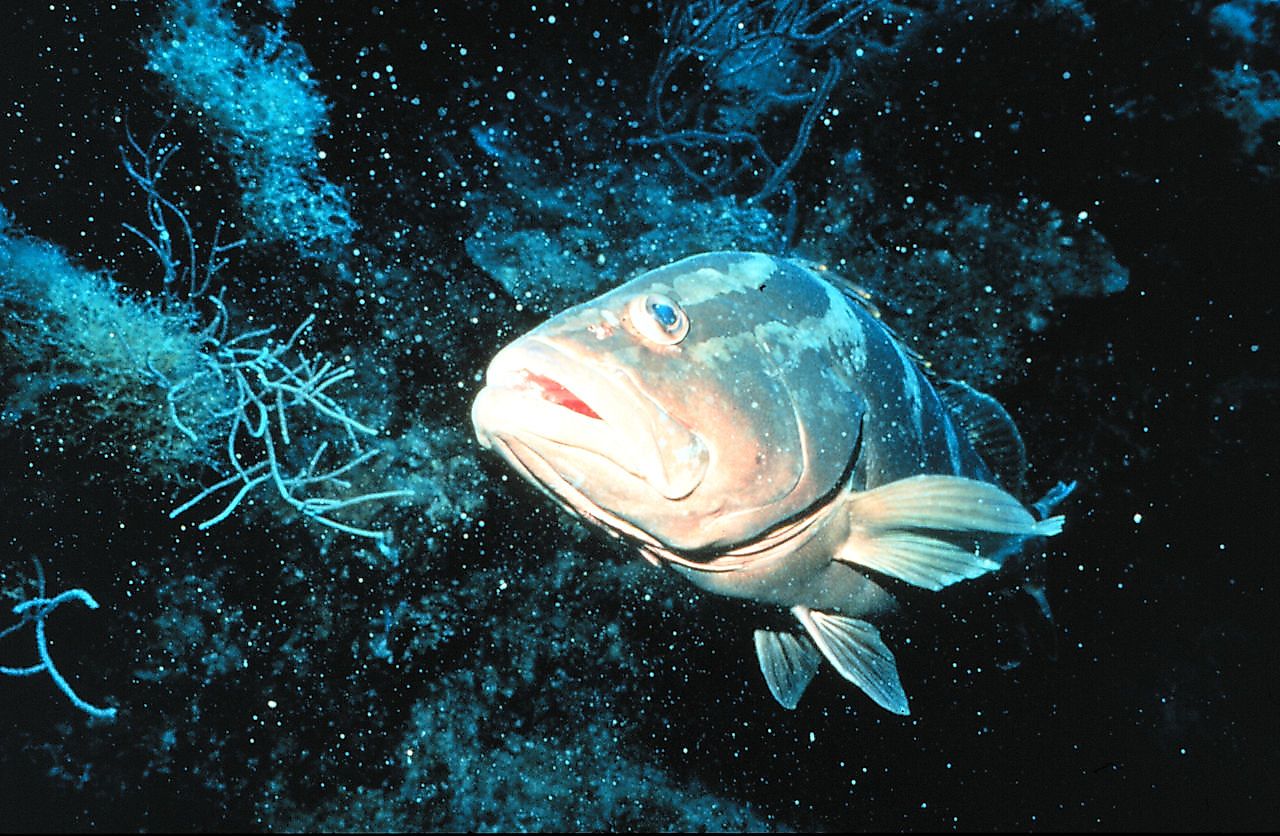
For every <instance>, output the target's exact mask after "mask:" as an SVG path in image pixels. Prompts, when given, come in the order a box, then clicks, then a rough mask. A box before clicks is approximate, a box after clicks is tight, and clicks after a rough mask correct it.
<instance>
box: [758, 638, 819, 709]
mask: <svg viewBox="0 0 1280 836" xmlns="http://www.w3.org/2000/svg"><path fill="white" fill-rule="evenodd" d="M755 640H756V658H757V659H759V660H760V671H761V673H763V674H764V681H765V683H766V684H767V685H768V686H769V692H770V693H771V694H773V698H774V699H776V700H777V701H778V702H779V703H780V704H781V705H782V707H783V708H787V709H792V708H795V707H796V705H797V704H798V703H799V702H800V697H801V695H803V694H804V689H805V688H808V687H809V683H810V682H811V681H812V680H813V676H814V674H816V673H817V672H818V665H819V664H820V663H821V662H822V656H821V654H819V653H818V651H817V650H815V649H814V648H813V645H812V644H811V643H810V642H809V640H808V639H804V638H801V637H799V636H794V635H792V634H791V633H775V632H773V631H772V630H756V633H755Z"/></svg>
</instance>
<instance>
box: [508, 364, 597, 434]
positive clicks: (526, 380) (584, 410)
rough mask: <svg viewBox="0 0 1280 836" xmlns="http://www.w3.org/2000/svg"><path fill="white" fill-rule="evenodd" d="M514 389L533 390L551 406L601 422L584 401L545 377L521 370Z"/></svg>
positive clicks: (561, 385) (560, 384)
mask: <svg viewBox="0 0 1280 836" xmlns="http://www.w3.org/2000/svg"><path fill="white" fill-rule="evenodd" d="M515 388H518V389H528V390H533V391H535V392H537V394H538V395H539V396H540V397H541V398H542V399H543V400H544V401H550V402H551V403H553V404H557V405H559V406H563V407H564V408H565V409H569V410H572V411H574V412H576V413H578V414H579V415H585V416H586V417H588V418H594V419H595V420H597V421H601V420H603V419H602V418H601V417H600V416H599V414H597V413H596V411H595V410H594V409H592V408H591V407H589V406H587V402H586V401H584V400H583V399H582V398H580V397H578V396H577V395H575V394H574V393H573V392H572V391H571V390H569V389H568V388H567V387H566V386H565V385H564V384H562V383H559V382H557V381H555V380H552V379H551V378H549V377H546V376H545V375H540V374H537V373H535V372H531V371H529V370H528V369H521V379H520V382H519V383H518V384H517V385H516V387H515Z"/></svg>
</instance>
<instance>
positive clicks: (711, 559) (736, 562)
mask: <svg viewBox="0 0 1280 836" xmlns="http://www.w3.org/2000/svg"><path fill="white" fill-rule="evenodd" d="M653 300H658V304H659V305H660V306H664V308H663V313H664V316H665V315H666V313H669V312H670V311H668V310H667V309H668V308H669V309H674V310H678V311H680V312H682V313H683V314H684V315H686V316H687V320H684V322H687V332H681V333H680V334H678V335H676V336H678V337H679V339H675V338H674V337H673V338H672V339H670V340H665V339H662V337H663V336H664V335H663V334H662V333H659V334H658V335H657V336H658V339H654V338H653V333H654V331H653V329H654V327H655V326H654V323H653V322H649V321H646V320H644V319H643V317H646V316H647V314H646V307H645V305H646V304H648V303H649V302H652V301H653ZM672 316H673V317H674V316H675V314H672ZM645 326H648V327H647V328H646V327H645ZM472 417H473V421H474V423H475V426H476V432H477V436H478V437H479V439H480V441H481V443H482V444H484V445H485V446H488V447H492V448H494V449H496V450H497V451H498V452H500V453H501V454H502V455H503V456H504V457H505V458H507V460H508V461H509V462H510V463H511V464H512V465H513V466H514V467H515V468H516V469H517V470H518V471H519V472H521V474H522V475H524V476H525V477H526V478H528V479H530V480H531V481H532V482H533V483H534V484H536V485H537V486H538V487H539V488H540V489H542V490H543V491H544V492H545V493H547V494H548V495H549V496H551V497H553V498H554V499H556V500H557V501H558V502H560V503H562V504H563V505H564V506H565V507H567V508H568V509H569V510H570V511H572V512H574V513H575V514H577V515H579V516H581V517H583V518H584V519H586V520H588V521H591V522H594V523H596V524H598V525H600V526H602V527H603V528H604V529H605V530H606V531H608V532H609V533H611V534H613V535H615V536H621V537H624V538H627V539H629V540H631V541H633V542H634V543H635V544H636V545H637V546H638V547H639V548H640V550H641V551H642V553H644V554H645V555H646V557H648V558H649V559H650V560H653V561H654V562H660V563H666V564H668V565H671V566H672V567H673V568H674V569H676V570H677V571H679V572H680V573H682V574H684V575H685V576H687V577H688V578H689V579H690V580H691V581H693V582H694V583H695V584H697V585H698V586H700V587H702V588H704V589H707V590H710V591H714V592H717V593H719V594H723V595H730V596H734V597H740V598H749V599H752V600H756V601H761V602H766V603H774V604H779V605H782V606H786V607H791V608H793V612H796V614H797V617H798V618H800V619H801V621H802V623H804V624H805V625H806V628H807V629H810V631H811V632H813V631H815V630H818V629H819V627H821V626H822V625H818V626H817V627H815V626H814V625H813V623H812V622H811V621H810V620H809V616H808V614H807V611H808V610H809V609H812V610H822V611H824V612H827V613H840V614H843V615H845V616H849V617H854V618H862V617H868V616H876V615H879V614H882V613H884V612H885V611H887V610H889V609H890V608H892V606H893V601H892V599H891V598H890V597H889V595H888V594H887V593H885V592H884V591H883V590H882V589H881V588H880V587H879V586H878V585H877V584H876V583H875V582H874V581H873V580H871V578H870V577H869V576H868V575H867V574H866V573H864V572H862V571H859V569H857V568H854V565H859V564H863V563H866V564H868V565H875V564H874V558H873V557H869V556H870V555H872V552H873V551H874V549H875V548H876V547H877V545H883V543H884V542H889V540H884V541H876V540H874V533H875V531H876V529H875V528H874V527H873V526H870V525H868V526H865V527H864V526H863V525H862V523H861V522H860V521H859V518H858V514H857V512H856V511H854V510H853V509H855V508H857V507H859V506H858V504H857V503H858V501H859V498H860V497H862V496H864V495H867V492H870V491H872V490H873V489H876V488H879V487H880V486H887V485H891V484H893V483H900V480H904V479H908V478H909V477H916V476H919V475H921V474H936V475H942V476H947V477H966V479H967V480H977V481H978V482H981V483H987V482H991V481H992V475H991V472H990V470H989V469H988V468H987V466H986V464H985V463H984V462H983V460H982V458H981V457H980V456H979V454H978V453H977V452H976V451H975V450H974V448H973V447H972V445H971V444H970V443H969V441H968V439H967V436H966V434H965V433H964V432H962V431H961V429H960V428H959V427H958V426H957V423H956V421H955V419H954V418H953V417H952V414H951V412H950V411H949V409H948V407H947V406H946V405H945V404H944V403H943V401H942V399H941V398H940V397H939V394H938V392H937V391H936V390H935V388H934V386H933V385H932V384H931V383H930V380H929V378H928V377H927V376H926V375H925V374H924V373H923V372H922V370H921V368H920V367H919V365H918V363H917V362H916V361H915V360H914V359H913V358H912V357H911V356H910V355H909V353H908V352H906V351H905V350H904V349H903V348H902V346H901V345H900V343H899V342H898V340H897V339H896V338H895V337H894V336H893V334H892V333H891V332H890V331H889V330H888V329H887V328H886V327H885V326H884V325H883V324H881V322H880V321H879V320H878V319H877V318H876V317H875V315H874V314H873V313H872V311H871V310H870V309H869V307H868V306H866V305H865V304H863V303H862V302H861V301H860V300H859V299H858V297H857V295H856V293H855V292H854V291H853V290H852V289H851V288H848V287H845V286H842V284H841V283H840V281H839V280H838V279H828V278H827V277H825V276H824V275H823V274H822V273H821V272H819V271H817V270H814V269H811V268H809V267H807V266H804V265H801V264H798V263H796V262H792V261H788V260H785V259H779V258H774V257H772V256H767V255H762V254H755V253H706V254H703V255H698V256H693V257H691V258H687V259H684V260H682V261H679V262H676V263H674V264H671V265H668V266H666V267H662V268H659V269H656V270H652V271H650V272H648V273H645V274H643V275H641V276H640V277H638V278H636V279H634V280H632V281H630V282H627V283H626V284H624V285H622V286H620V287H618V288H616V289H615V290H613V291H611V292H609V293H606V294H604V295H602V296H600V297H598V298H596V299H593V300H591V301H589V302H586V303H584V304H582V305H578V306H576V307H574V308H570V309H568V310H566V311H564V312H563V313H561V314H559V315H558V316H555V317H553V318H552V319H550V320H548V321H547V322H545V323H543V324H542V325H540V326H538V327H537V328H535V329H533V330H532V331H530V332H529V333H528V334H525V335H524V336H522V337H520V338H519V339H517V340H516V341H514V342H513V343H511V344H510V345H508V346H507V347H506V348H504V349H503V350H502V351H501V352H500V353H499V354H498V355H497V357H495V358H494V360H493V362H492V364H491V365H490V368H489V371H488V375H487V385H486V387H485V388H484V390H483V391H482V392H481V393H480V395H479V396H478V397H477V398H476V402H475V404H474V406H473V409H472ZM966 479H953V480H952V482H950V483H945V484H944V485H943V487H944V488H946V489H947V490H951V489H952V488H954V486H955V485H956V484H960V483H963V484H961V487H962V488H963V489H964V490H966V491H970V492H971V491H972V483H969V482H967V481H966ZM943 481H944V482H945V480H943ZM908 484H913V485H914V484H915V483H908ZM934 484H935V485H937V484H941V482H936V483H934ZM978 487H979V488H980V489H981V488H982V487H983V486H982V485H979V486H978ZM880 493H883V491H881V492H880ZM980 494H981V491H979V495H980ZM871 495H872V496H875V495H876V494H871ZM1004 496H1005V497H1007V495H1004ZM1007 498H1008V499H1009V501H1010V503H1011V504H1012V505H1013V506H1014V509H1013V511H1012V512H1011V513H1013V514H1014V515H1015V516H1018V519H1017V520H1015V521H1014V523H1013V524H1012V525H1013V527H1012V528H1009V527H1007V526H1008V523H1007V520H1003V521H1001V522H999V523H998V524H997V525H996V528H993V529H988V530H991V531H1003V532H1004V533H1005V534H1008V533H1010V532H1014V531H1017V532H1019V533H1023V532H1032V527H1031V525H1032V523H1033V522H1034V521H1033V520H1032V519H1031V517H1030V515H1029V514H1026V513H1025V511H1023V510H1022V509H1021V506H1020V505H1018V504H1017V503H1016V501H1015V500H1013V498H1012V497H1007ZM909 499H910V498H908V502H907V503H906V505H907V506H909V505H910V501H909ZM960 501H961V502H962V503H963V502H964V501H968V499H967V495H963V496H961V497H960ZM1002 501H1003V500H1002V499H1001V498H998V497H997V498H994V499H993V498H991V497H988V498H987V499H978V500H975V501H974V507H976V508H978V510H979V512H982V511H983V510H984V509H990V508H992V507H993V506H995V505H999V504H1000V503H1001V502H1002ZM943 504H945V500H944V502H943ZM861 507H863V508H864V509H865V510H866V511H867V512H868V513H869V514H871V515H872V517H871V518H875V517H883V519H884V520H890V519H894V518H896V519H899V520H901V519H902V518H903V514H902V513H901V508H902V507H905V506H903V504H902V503H901V501H900V500H899V504H898V506H891V505H886V506H885V508H886V509H888V511H887V513H885V514H880V513H879V511H878V510H877V509H876V508H874V507H872V506H871V505H869V504H868V503H867V502H866V501H864V502H863V505H862V506H861ZM895 508H896V510H895ZM881 510H883V509H881ZM924 513H926V514H927V513H929V512H928V511H927V510H926V511H925V512H924ZM895 515H896V517H895ZM979 515H980V513H979ZM961 516H962V517H963V516H964V515H963V514H962V515H961ZM1023 517H1025V521H1024V520H1022V518H1023ZM909 525H910V523H908V526H909ZM917 525H919V523H917ZM966 525H967V523H966V522H965V521H964V520H963V519H962V520H960V521H959V522H958V523H957V526H958V527H957V530H958V531H959V530H964V529H965V526H966ZM1000 526H1006V527H1005V528H1003V529H1001V528H1000ZM938 527H939V528H946V526H938ZM1059 527H1060V526H1059ZM904 530H906V531H908V532H909V530H910V529H909V528H906V529H904ZM1045 533H1052V532H1045ZM908 536H910V535H909V534H908ZM889 539H890V540H891V539H892V538H889ZM1017 542H1018V541H1017V539H1016V538H1015V539H1013V540H1009V541H1008V543H1009V546H1008V548H1006V549H1004V550H1003V551H1004V552H1007V551H1008V550H1011V549H1012V548H1014V547H1016V545H1017ZM935 545H936V544H934V543H932V541H931V543H930V544H929V548H925V549H924V550H923V551H919V550H917V552H915V553H912V554H910V555H909V556H908V559H909V560H911V561H916V562H917V565H920V566H925V567H928V565H929V563H930V548H932V547H933V546H935ZM912 548H917V547H916V546H912ZM966 548H968V547H966ZM890 551H892V549H890ZM976 554H977V552H975V555H976ZM963 557H964V556H963V555H962V558H963ZM983 557H985V558H991V557H997V555H995V554H994V552H992V553H991V554H984V555H983ZM998 557H1000V558H1002V557H1003V553H1001V554H1000V555H998ZM970 559H977V558H970ZM960 562H961V563H963V559H961V561H960ZM851 564H854V565H851ZM997 564H998V561H991V560H989V559H988V561H987V563H985V564H983V565H981V566H975V567H967V568H965V569H964V572H963V573H962V574H955V573H954V572H953V573H950V574H946V573H942V574H939V575H938V578H939V580H937V582H933V581H932V579H931V578H925V580H924V581H923V582H920V581H917V585H924V586H926V587H928V588H935V589H936V588H940V587H941V586H944V585H946V584H949V583H952V582H954V581H955V580H957V579H962V578H963V577H974V576H976V575H977V574H981V573H982V572H984V571H988V570H989V569H990V568H991V567H992V566H995V565H997ZM890 573H891V574H893V573H894V572H892V571H891V572H890ZM899 576H900V577H901V576H902V575H899ZM859 623H860V624H861V623H862V622H859ZM855 629H856V630H863V631H864V633H866V632H869V634H870V635H872V636H873V637H874V638H873V639H872V640H869V641H870V642H871V644H872V645H873V647H872V649H871V650H870V651H869V652H870V653H871V655H872V656H873V657H875V659H876V660H878V661H881V662H883V661H884V660H885V659H887V664H888V669H889V670H890V671H892V667H893V663H892V655H891V654H889V653H888V651H887V650H885V649H883V646H882V645H881V644H880V643H879V638H878V635H877V634H875V630H874V628H873V627H871V626H870V625H866V624H864V625H863V626H862V627H857V626H856V625H855ZM815 640H816V639H815ZM859 641H861V639H860V638H859V637H857V636H855V638H854V644H855V645H858V642H859ZM818 644H819V646H820V647H822V648H823V652H824V654H826V655H827V656H828V657H829V658H830V657H831V656H832V655H833V653H834V654H835V655H836V656H838V657H839V656H841V653H840V652H839V649H838V648H837V649H836V650H834V651H830V652H829V648H828V647H827V646H825V645H824V643H823V642H821V641H819V642H818ZM854 650H855V651H856V652H854V651H850V652H849V653H848V654H845V658H846V660H847V659H849V658H852V659H855V661H856V658H857V657H858V655H859V654H865V653H866V652H868V651H867V650H866V648H862V647H861V646H858V647H855V648H854ZM761 652H762V653H764V651H761ZM877 654H879V655H878V656H877ZM765 655H767V654H765ZM833 662H837V660H836V659H833ZM815 664H816V663H815ZM762 665H765V657H764V656H762ZM837 666H838V667H840V664H839V663H838V662H837ZM848 668H849V666H848V665H844V666H843V669H842V672H844V670H848ZM808 675H809V676H811V675H812V674H811V672H810V673H809V674H808ZM845 675H846V677H848V678H853V679H855V681H858V678H857V677H856V676H854V675H851V674H849V673H845ZM768 676H769V673H768V670H766V677H768ZM874 678H875V677H873V679H874ZM889 678H891V679H892V683H891V684H892V686H894V688H890V689H888V690H889V691H895V689H896V691H900V686H899V685H898V683H897V678H896V673H893V674H892V677H889ZM797 679H798V678H797ZM880 679H882V680H884V679H885V677H880ZM804 682H807V678H804ZM859 684H863V683H862V682H859ZM773 685H774V683H773V681H772V680H771V687H773ZM863 687H864V689H866V687H867V686H866V685H865V684H863ZM799 689H800V690H801V691H802V690H803V683H801V684H799ZM783 690H784V691H786V690H789V688H788V687H784V688H783ZM871 690H875V689H874V688H872V689H871ZM777 695H778V691H777V690H775V696H777ZM795 698H798V692H797V693H796V695H795ZM779 699H780V701H783V702H784V704H787V703H788V702H789V701H791V700H790V697H788V699H784V698H783V696H779ZM879 701H881V704H884V705H886V707H890V708H891V710H895V711H899V712H900V713H905V710H906V707H905V697H902V698H901V699H899V698H898V697H897V696H894V695H893V694H890V695H889V696H888V697H885V698H884V699H881V700H879ZM788 707H790V705H788Z"/></svg>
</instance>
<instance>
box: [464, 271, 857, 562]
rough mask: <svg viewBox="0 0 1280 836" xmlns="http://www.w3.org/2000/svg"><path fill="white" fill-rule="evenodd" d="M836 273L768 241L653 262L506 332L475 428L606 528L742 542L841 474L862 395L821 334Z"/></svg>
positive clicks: (683, 542)
mask: <svg viewBox="0 0 1280 836" xmlns="http://www.w3.org/2000/svg"><path fill="white" fill-rule="evenodd" d="M830 290H831V288H830V286H829V285H827V284H826V283H825V282H823V281H822V280H821V279H820V278H818V277H817V276H815V275H813V274H812V273H811V272H810V271H808V270H806V269H804V268H801V267H799V266H797V265H794V264H792V263H790V262H787V261H783V260H779V259H775V258H773V257H770V256H767V255H762V254H753V253H707V254H703V255H700V256H693V257H691V258H688V259H684V260H682V261H679V262H676V263H674V264H671V265H668V266H666V267H662V268H659V269H657V270H652V271H650V272H648V273H645V274H643V275H641V276H639V277H637V278H635V279H633V280H632V281H629V282H627V283H625V284H623V285H621V286H619V287H617V288H615V289H614V290H611V291H609V292H607V293H605V294H603V295H602V296H599V297H597V298H595V299H593V300H591V301H589V302H586V303H584V304H581V305H578V306H576V307H573V308H570V309H568V310H566V311H564V312H562V313H560V314H558V315H557V316H555V317H553V318H551V319H550V320H548V321H546V322H545V323H543V324H542V325H540V326H538V327H536V328H534V329H533V330H532V331H530V332H528V333H526V334H525V335H523V336H521V337H519V338H518V339H516V340H515V341H513V342H511V343H510V344H508V345H507V346H505V347H504V348H502V349H501V350H500V351H499V352H498V354H497V355H496V356H495V357H494V358H493V360H492V362H491V363H490V365H489V368H488V370H487V372H486V377H485V386H484V388H483V389H482V390H481V392H480V393H479V395H478V396H477V397H476V400H475V402H474V403H473V405H472V412H471V416H472V422H473V424H474V426H475V431H476V435H477V438H478V439H479V441H480V443H481V444H482V445H483V446H485V447H489V448H492V449H494V450H496V451H497V452H498V453H499V454H501V455H502V456H503V457H504V458H505V459H507V461H508V462H509V463H510V464H511V465H512V466H513V467H514V468H515V469H516V470H517V471H518V472H520V473H521V474H522V475H523V476H524V477H525V478H527V479H528V480H529V481H531V482H533V483H534V484H535V485H536V486H538V487H539V488H540V489H541V490H542V491H543V492H545V493H546V494H548V495H549V496H551V497H552V498H554V499H555V500H557V501H558V502H560V503H562V504H563V505H564V506H565V507H567V508H568V509H569V510H570V511H572V512H574V513H575V514H577V515H578V516H580V517H582V518H584V519H586V520H588V521H591V522H594V523H597V524H599V525H601V526H603V527H605V528H606V529H608V530H609V531H610V532H611V533H613V534H615V535H618V536H623V537H626V538H629V539H632V540H635V541H638V542H639V543H641V544H647V545H650V546H658V547H661V548H665V549H670V550H675V551H681V552H696V551H700V550H706V549H716V548H722V547H725V546H728V545H731V544H737V543H742V542H746V541H749V540H751V539H752V538H754V537H755V536H757V535H759V534H760V533H761V532H763V531H765V530H767V529H769V528H770V527H772V526H773V525H776V524H777V523H779V522H781V521H783V520H786V519H788V518H790V517H792V516H794V515H796V514H799V513H801V512H803V511H804V510H805V509H806V508H808V507H810V506H811V505H812V504H813V503H814V502H816V501H818V500H819V499H821V498H822V497H823V496H825V495H826V494H827V493H829V492H830V491H831V490H833V489H834V488H835V487H836V483H837V482H838V481H839V479H840V478H841V476H842V475H843V474H844V473H845V472H846V470H847V467H848V464H849V461H850V458H851V456H852V455H853V451H854V450H855V448H856V443H857V440H858V439H857V434H858V427H859V415H860V413H861V410H862V402H861V400H860V398H859V397H858V395H857V393H856V391H855V388H854V387H852V386H851V385H849V384H850V381H849V380H848V379H847V376H845V375H843V374H842V373H841V371H840V370H841V369H842V368H843V365H842V364H841V363H840V362H839V361H838V358H837V357H836V356H835V355H834V354H833V352H838V351H840V350H841V346H840V345H837V344H836V343H833V342H832V340H830V339H828V336H827V335H824V334H823V333H821V330H822V329H824V328H829V327H832V326H834V325H835V323H833V322H830V321H828V320H830V319H831V317H832V315H833V312H832V310H831V306H832V305H833V304H836V303H837V300H836V297H838V296H839V293H838V292H837V293H835V294H834V295H833V294H832V293H830V292H829V291H830ZM841 315H843V314H841ZM809 329H819V330H818V332H814V333H810V332H809ZM837 342H838V341H837Z"/></svg>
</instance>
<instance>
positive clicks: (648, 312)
mask: <svg viewBox="0 0 1280 836" xmlns="http://www.w3.org/2000/svg"><path fill="white" fill-rule="evenodd" d="M630 308H631V310H630V313H631V321H632V322H633V323H635V326H636V330H637V331H639V332H640V336H642V337H644V338H645V339H646V340H649V341H650V342H654V343H658V344H659V345H675V344H676V343H678V342H680V341H681V340H683V339H684V338H685V336H686V335H687V334H688V333H689V315H688V314H686V313H685V312H684V308H682V307H680V303H678V302H676V301H675V300H674V299H672V298H671V297H670V296H665V295H663V294H661V293H650V294H647V295H645V296H637V297H636V298H635V299H632V300H631V305H630Z"/></svg>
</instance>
